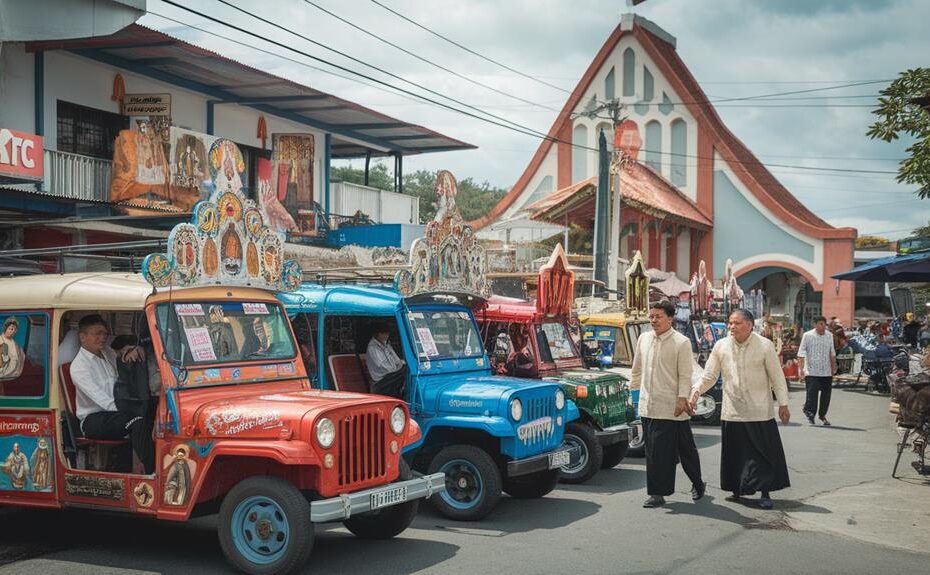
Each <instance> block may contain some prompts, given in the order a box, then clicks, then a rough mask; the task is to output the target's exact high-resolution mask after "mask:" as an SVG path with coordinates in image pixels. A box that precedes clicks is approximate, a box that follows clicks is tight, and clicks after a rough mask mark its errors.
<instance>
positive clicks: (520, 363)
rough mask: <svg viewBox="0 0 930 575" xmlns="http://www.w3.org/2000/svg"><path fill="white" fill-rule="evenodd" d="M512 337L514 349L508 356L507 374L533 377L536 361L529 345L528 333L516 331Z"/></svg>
mask: <svg viewBox="0 0 930 575" xmlns="http://www.w3.org/2000/svg"><path fill="white" fill-rule="evenodd" d="M512 339H513V351H512V352H510V357H508V358H507V375H512V376H514V377H531V376H532V373H533V367H534V366H535V365H536V362H535V361H533V352H531V351H530V348H529V346H528V345H527V342H526V335H525V334H523V333H522V332H515V333H514V334H513V338H512Z"/></svg>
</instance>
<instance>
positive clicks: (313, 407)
mask: <svg viewBox="0 0 930 575" xmlns="http://www.w3.org/2000/svg"><path fill="white" fill-rule="evenodd" d="M385 402H387V399H386V398H384V397H380V396H371V395H365V394H360V393H348V392H342V391H324V390H318V389H311V390H298V391H294V390H256V392H255V393H246V394H240V395H236V396H234V397H229V396H228V395H227V396H224V397H223V398H221V399H205V400H204V401H203V402H202V403H200V404H199V405H198V406H196V408H195V409H194V412H193V418H192V420H191V423H192V424H193V433H194V434H195V435H198V436H203V437H237V438H250V439H256V438H265V439H272V438H274V439H278V438H281V437H282V436H290V435H291V434H293V435H294V436H296V435H297V434H298V433H300V430H301V424H302V422H303V421H304V420H305V419H307V421H308V423H307V424H306V425H308V426H309V425H311V424H312V421H313V420H314V419H315V418H316V417H317V416H318V415H319V414H321V413H323V412H325V411H329V410H331V409H335V408H339V407H346V406H352V407H359V406H365V405H373V404H377V403H385ZM185 403H187V405H185V406H184V407H185V411H187V409H190V408H191V407H193V406H192V405H190V404H191V400H190V399H186V400H185ZM394 403H396V401H395V402H394Z"/></svg>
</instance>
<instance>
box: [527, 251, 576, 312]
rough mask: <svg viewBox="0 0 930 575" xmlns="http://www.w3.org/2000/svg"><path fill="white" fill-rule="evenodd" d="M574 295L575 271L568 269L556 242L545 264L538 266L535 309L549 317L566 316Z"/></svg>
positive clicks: (563, 254)
mask: <svg viewBox="0 0 930 575" xmlns="http://www.w3.org/2000/svg"><path fill="white" fill-rule="evenodd" d="M574 295H575V273H574V272H573V271H571V270H569V269H568V258H567V257H566V256H565V250H564V249H562V244H556V245H555V249H554V250H552V255H551V256H550V257H549V261H548V262H547V263H546V265H544V266H542V267H541V268H539V290H538V291H537V293H536V311H537V312H539V313H541V314H544V315H546V316H549V317H555V316H568V315H569V314H571V311H572V301H573V300H574Z"/></svg>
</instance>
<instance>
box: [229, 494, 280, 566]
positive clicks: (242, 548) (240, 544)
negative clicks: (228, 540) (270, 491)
mask: <svg viewBox="0 0 930 575" xmlns="http://www.w3.org/2000/svg"><path fill="white" fill-rule="evenodd" d="M229 528H230V529H231V530H232V536H233V543H234V544H235V546H236V550H237V551H238V552H239V554H240V555H242V556H243V557H244V558H245V559H246V560H248V561H250V562H251V563H255V564H257V565H268V564H269V563H274V562H275V561H277V560H279V559H281V557H283V556H284V554H285V553H286V552H287V547H288V543H289V542H290V531H289V528H288V523H287V516H286V515H285V514H284V510H283V509H281V506H280V505H278V503H277V502H276V501H275V500H273V499H271V498H269V497H265V496H262V495H255V496H252V497H247V498H246V499H243V500H242V501H241V502H239V505H237V506H236V510H235V511H233V515H232V524H231V525H230V526H229Z"/></svg>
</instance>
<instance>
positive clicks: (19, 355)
mask: <svg viewBox="0 0 930 575" xmlns="http://www.w3.org/2000/svg"><path fill="white" fill-rule="evenodd" d="M24 319H25V318H18V317H16V316H14V315H11V316H7V317H0V330H2V331H0V381H9V380H14V379H17V378H18V377H19V376H20V375H22V373H23V366H24V365H25V359H26V354H25V352H24V351H23V347H24V344H23V341H24V339H25V337H26V333H25V330H23V329H20V323H21V322H22V321H24Z"/></svg>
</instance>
